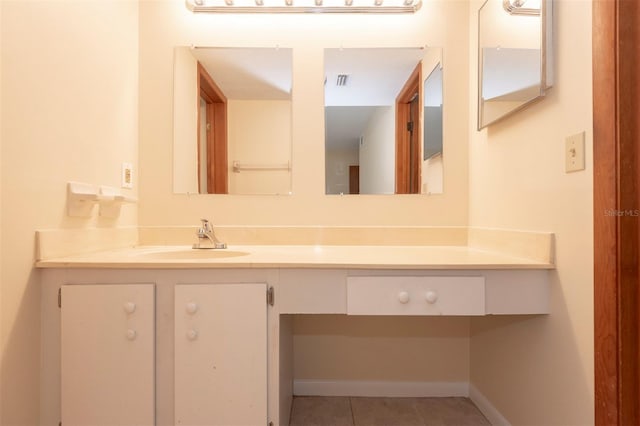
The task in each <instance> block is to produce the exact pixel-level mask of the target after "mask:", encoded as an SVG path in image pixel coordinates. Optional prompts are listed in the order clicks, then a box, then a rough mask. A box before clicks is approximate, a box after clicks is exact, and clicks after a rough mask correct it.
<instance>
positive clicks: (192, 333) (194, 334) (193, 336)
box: [187, 330, 198, 340]
mask: <svg viewBox="0 0 640 426" xmlns="http://www.w3.org/2000/svg"><path fill="white" fill-rule="evenodd" d="M197 338H198V332H197V331H195V330H189V331H187V339H189V340H196V339H197Z"/></svg>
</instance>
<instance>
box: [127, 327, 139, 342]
mask: <svg viewBox="0 0 640 426" xmlns="http://www.w3.org/2000/svg"><path fill="white" fill-rule="evenodd" d="M136 337H138V333H137V332H136V331H135V330H133V329H131V328H130V329H128V330H127V339H128V340H132V341H133V340H136Z"/></svg>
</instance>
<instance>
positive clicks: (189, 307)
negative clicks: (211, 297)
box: [186, 302, 198, 315]
mask: <svg viewBox="0 0 640 426" xmlns="http://www.w3.org/2000/svg"><path fill="white" fill-rule="evenodd" d="M186 309H187V313H189V314H191V315H193V314H195V313H196V312H198V305H197V304H196V303H195V302H189V303H187V306H186Z"/></svg>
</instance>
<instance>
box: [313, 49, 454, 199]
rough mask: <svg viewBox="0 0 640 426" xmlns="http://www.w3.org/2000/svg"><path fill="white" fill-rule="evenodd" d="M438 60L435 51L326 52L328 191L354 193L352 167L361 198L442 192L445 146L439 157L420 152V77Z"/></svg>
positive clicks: (422, 98) (422, 104)
mask: <svg viewBox="0 0 640 426" xmlns="http://www.w3.org/2000/svg"><path fill="white" fill-rule="evenodd" d="M441 62H442V49H441V48H439V47H425V48H349V49H339V48H327V49H325V61H324V66H325V82H324V94H325V97H324V102H325V103H324V106H325V117H324V118H325V120H324V124H325V193H326V194H349V193H353V192H352V191H351V190H350V189H349V173H348V167H349V166H350V165H358V166H359V193H360V194H420V193H425V194H426V193H428V194H433V193H441V192H442V181H443V178H442V170H443V168H442V143H440V145H439V146H440V148H438V153H439V156H438V158H437V159H435V158H433V156H434V154H435V153H433V152H431V153H430V155H429V156H425V152H424V150H423V143H422V140H423V138H424V132H423V128H424V124H423V115H424V113H423V108H424V107H425V105H426V104H425V97H426V96H427V94H426V93H425V92H424V90H425V89H424V87H423V86H424V84H423V82H422V78H421V75H425V74H428V73H430V72H431V70H432V69H433V68H434V67H435V65H436V64H440V63H441ZM440 93H442V90H440ZM441 98H442V95H440V100H438V107H440V109H441V106H442V99H441ZM407 123H412V124H409V125H408V124H407ZM408 126H409V127H408ZM440 128H441V125H440ZM436 163H437V164H436ZM436 183H437V184H436Z"/></svg>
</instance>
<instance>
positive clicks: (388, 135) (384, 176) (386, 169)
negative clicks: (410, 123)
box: [358, 105, 396, 194]
mask: <svg viewBox="0 0 640 426" xmlns="http://www.w3.org/2000/svg"><path fill="white" fill-rule="evenodd" d="M363 136H364V144H363V145H361V146H360V147H359V156H358V162H359V164H360V193H361V194H393V193H394V192H395V190H396V186H395V182H396V174H395V169H396V162H395V159H396V146H395V143H391V141H395V138H396V108H395V105H391V106H379V107H376V110H375V111H374V113H373V114H372V116H371V119H370V120H369V122H368V123H367V127H366V128H365V130H364V135H363Z"/></svg>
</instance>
